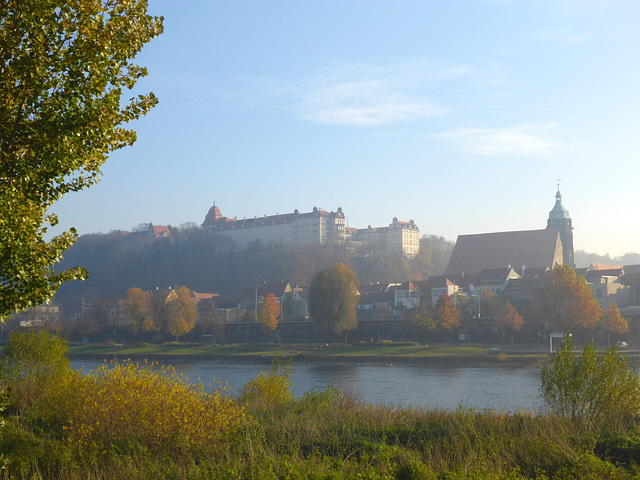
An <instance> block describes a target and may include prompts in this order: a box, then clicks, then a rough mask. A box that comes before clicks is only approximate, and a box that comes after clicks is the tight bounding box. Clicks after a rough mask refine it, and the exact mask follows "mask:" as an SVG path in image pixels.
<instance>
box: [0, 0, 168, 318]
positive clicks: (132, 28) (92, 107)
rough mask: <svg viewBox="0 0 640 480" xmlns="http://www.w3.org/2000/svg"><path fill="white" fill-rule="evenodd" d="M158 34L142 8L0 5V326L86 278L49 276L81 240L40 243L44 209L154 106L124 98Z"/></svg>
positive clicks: (86, 181) (49, 220)
mask: <svg viewBox="0 0 640 480" xmlns="http://www.w3.org/2000/svg"><path fill="white" fill-rule="evenodd" d="M161 32H162V18H158V17H151V16H149V15H147V1H146V0H110V1H98V0H94V1H82V2H79V1H73V2H71V1H68V2H52V1H44V0H34V1H24V0H4V1H2V2H0V78H2V82H0V319H5V318H7V317H8V316H9V315H10V314H11V312H12V311H16V312H18V311H21V310H24V309H26V308H28V307H31V306H34V305H38V304H40V303H42V302H44V301H45V300H47V299H49V298H51V297H52V296H53V294H54V293H55V291H56V289H57V288H58V287H59V286H60V285H61V284H62V283H63V282H65V281H68V280H71V279H80V278H84V277H85V276H86V274H85V272H84V270H82V269H81V268H69V269H68V270H64V271H62V272H56V271H54V269H53V267H54V265H55V264H56V263H57V262H58V261H59V260H60V258H61V256H62V253H63V252H64V251H65V250H66V249H68V248H69V247H70V246H71V245H72V244H73V243H74V241H75V239H76V236H77V235H76V231H75V230H74V229H70V230H69V231H67V232H64V233H63V234H61V235H59V236H56V237H55V238H53V239H52V240H50V241H47V240H45V234H46V232H47V229H48V228H49V226H54V225H56V224H57V222H58V219H57V217H56V215H55V214H53V213H50V211H49V209H50V207H51V206H52V205H53V204H54V203H55V202H56V201H57V200H59V199H60V198H61V197H62V196H63V195H65V194H66V193H69V192H75V191H78V190H81V189H83V188H86V187H89V186H91V185H92V184H94V183H95V182H96V181H98V179H99V175H100V167H101V165H102V164H103V163H104V162H105V161H106V159H107V157H108V155H109V153H111V152H112V151H114V150H117V149H119V148H123V147H125V146H128V145H131V144H133V143H134V141H135V139H136V136H135V132H134V131H133V130H130V129H126V128H124V127H123V125H124V124H126V123H127V122H130V121H132V120H135V119H137V118H139V117H140V116H142V115H144V114H146V113H147V112H148V111H149V110H150V109H151V108H152V107H153V106H155V104H156V103H157V100H156V98H155V96H154V95H153V94H148V95H139V96H138V97H137V98H133V99H131V100H130V101H129V102H128V103H126V104H124V103H122V102H121V96H122V93H123V89H127V90H129V89H131V88H133V87H134V85H135V84H136V82H137V80H138V79H139V78H141V77H143V76H145V75H146V74H147V71H146V69H145V68H142V67H140V66H138V65H135V64H134V63H132V61H131V60H132V59H133V58H134V57H135V56H136V54H137V53H138V52H139V51H140V50H141V48H142V47H143V46H144V45H145V44H146V43H147V42H149V41H150V40H151V39H152V38H154V37H156V36H157V35H159V34H160V33H161Z"/></svg>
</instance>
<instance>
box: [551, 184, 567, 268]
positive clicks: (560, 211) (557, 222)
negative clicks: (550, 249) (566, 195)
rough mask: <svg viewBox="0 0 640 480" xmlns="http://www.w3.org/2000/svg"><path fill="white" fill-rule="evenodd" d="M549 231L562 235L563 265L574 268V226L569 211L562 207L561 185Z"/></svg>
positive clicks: (552, 210)
mask: <svg viewBox="0 0 640 480" xmlns="http://www.w3.org/2000/svg"><path fill="white" fill-rule="evenodd" d="M547 229H554V230H557V231H558V232H559V233H560V241H561V242H562V263H564V264H565V265H569V266H570V267H572V268H573V267H574V263H573V226H572V225H571V217H570V216H569V211H568V210H567V209H566V208H564V205H562V194H561V193H560V184H558V191H557V192H556V204H555V205H554V206H553V208H552V209H551V211H550V212H549V219H548V220H547Z"/></svg>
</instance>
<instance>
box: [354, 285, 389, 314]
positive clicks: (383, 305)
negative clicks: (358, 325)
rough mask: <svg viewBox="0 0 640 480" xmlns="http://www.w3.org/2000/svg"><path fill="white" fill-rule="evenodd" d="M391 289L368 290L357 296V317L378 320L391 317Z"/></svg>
mask: <svg viewBox="0 0 640 480" xmlns="http://www.w3.org/2000/svg"><path fill="white" fill-rule="evenodd" d="M393 302H394V292H393V291H381V290H378V291H369V292H365V293H362V292H360V296H359V297H358V312H357V313H358V319H360V320H379V319H388V318H391V315H392V314H391V312H392V306H393Z"/></svg>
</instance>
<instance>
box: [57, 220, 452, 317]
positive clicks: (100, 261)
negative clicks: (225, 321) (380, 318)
mask: <svg viewBox="0 0 640 480" xmlns="http://www.w3.org/2000/svg"><path fill="white" fill-rule="evenodd" d="M453 246H454V243H453V242H451V241H449V240H446V239H445V238H443V237H439V236H435V235H426V236H424V237H422V239H421V240H420V254H419V255H418V256H417V257H416V258H414V259H411V260H407V259H406V258H404V257H403V256H402V255H390V254H384V253H382V252H381V251H382V246H380V245H377V246H376V245H374V246H371V247H369V248H368V249H367V251H360V252H358V254H357V255H354V254H352V253H349V252H347V251H346V250H344V249H340V248H333V247H315V248H311V247H308V248H295V249H292V248H288V247H285V246H284V245H281V244H272V245H265V244H263V243H262V242H254V243H251V244H250V245H248V246H247V248H245V249H244V250H241V251H238V250H236V249H235V248H234V246H233V244H232V243H231V242H230V241H229V239H228V238H226V237H223V236H219V235H215V234H210V233H207V232H205V231H203V230H202V229H200V228H199V227H195V226H188V227H181V228H170V234H168V235H167V236H165V237H160V238H157V237H156V235H154V234H153V231H152V230H151V231H150V230H142V231H136V232H132V233H128V232H121V231H114V232H111V233H108V234H91V235H83V236H81V237H80V238H79V239H78V241H77V242H76V244H75V245H74V246H73V247H72V248H71V249H70V250H68V251H67V253H66V254H65V257H64V259H63V260H62V262H61V265H60V268H69V267H71V266H82V267H84V268H86V269H87V271H88V272H89V278H88V279H87V280H85V281H84V282H77V281H76V282H70V283H68V284H66V285H64V286H63V287H61V288H60V290H59V292H58V294H57V295H56V301H57V302H58V303H59V304H64V303H66V302H67V301H69V300H70V299H72V298H75V299H77V298H78V297H88V298H106V297H108V296H110V295H115V296H119V297H123V296H124V294H125V293H126V291H127V289H129V288H131V287H139V288H142V289H144V290H155V289H156V288H157V287H159V288H167V287H170V286H175V285H185V286H187V287H189V288H190V289H192V290H194V291H197V292H211V293H219V294H236V293H241V292H242V291H244V290H246V289H247V288H252V287H254V286H256V285H260V284H262V283H264V282H282V281H286V282H289V283H291V284H292V285H308V284H309V282H310V281H311V279H312V278H313V276H314V275H315V274H316V273H317V272H318V271H320V270H322V269H324V268H327V267H329V266H331V265H334V264H336V263H339V262H343V263H345V264H346V265H348V266H349V267H350V268H351V269H353V270H354V271H355V272H356V274H357V275H358V280H359V281H360V283H370V282H404V281H406V280H410V279H415V280H420V279H423V278H426V277H427V276H429V275H439V274H442V273H443V271H444V269H445V267H446V265H447V262H448V261H449V257H450V256H451V251H452V250H453Z"/></svg>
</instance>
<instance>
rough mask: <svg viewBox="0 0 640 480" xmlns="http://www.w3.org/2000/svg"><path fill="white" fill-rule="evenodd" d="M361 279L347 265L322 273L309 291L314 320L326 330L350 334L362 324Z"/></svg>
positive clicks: (340, 264)
mask: <svg viewBox="0 0 640 480" xmlns="http://www.w3.org/2000/svg"><path fill="white" fill-rule="evenodd" d="M358 295H359V293H358V279H357V278H356V275H355V273H353V271H351V269H349V268H348V267H346V266H345V265H344V264H343V263H339V264H337V265H334V266H333V267H329V268H327V269H325V270H322V271H320V272H318V273H317V274H316V275H315V277H313V280H311V286H310V288H309V310H310V312H309V313H310V314H311V317H312V318H313V320H314V321H315V322H316V324H317V325H318V326H320V327H321V328H322V329H324V330H329V331H332V332H334V333H335V334H338V335H339V334H341V333H343V332H345V335H346V332H348V331H349V330H353V329H355V328H356V326H357V324H358V318H357V311H356V310H357V305H358Z"/></svg>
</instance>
